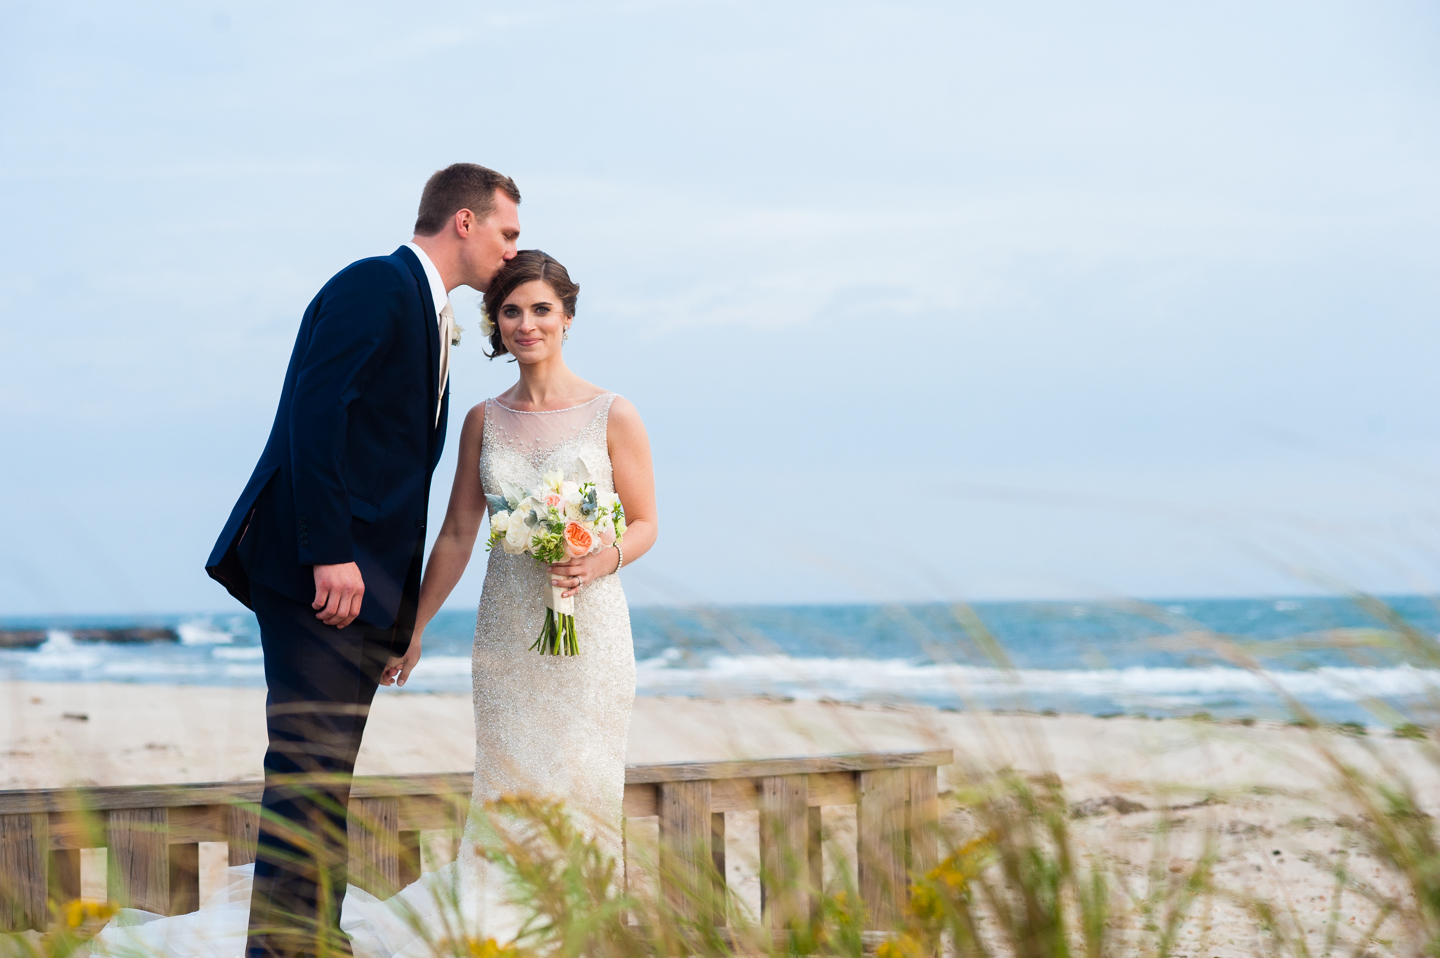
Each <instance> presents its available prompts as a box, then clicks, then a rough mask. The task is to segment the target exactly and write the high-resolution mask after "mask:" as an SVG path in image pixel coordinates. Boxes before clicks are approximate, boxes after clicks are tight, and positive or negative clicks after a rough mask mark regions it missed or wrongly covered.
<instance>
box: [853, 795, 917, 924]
mask: <svg viewBox="0 0 1440 958" xmlns="http://www.w3.org/2000/svg"><path fill="white" fill-rule="evenodd" d="M909 785H910V776H909V769H908V768H887V769H874V770H870V771H864V772H861V773H860V801H859V802H858V807H857V809H856V857H857V858H858V859H859V862H858V865H859V878H860V900H861V901H863V902H864V903H865V908H866V910H867V911H868V913H869V917H870V927H871V928H872V929H882V930H883V929H889V928H892V927H894V925H895V923H896V922H898V921H899V919H900V908H901V903H902V902H903V901H904V895H905V887H906V881H905V879H906V875H905V803H906V799H907V798H908V797H909Z"/></svg>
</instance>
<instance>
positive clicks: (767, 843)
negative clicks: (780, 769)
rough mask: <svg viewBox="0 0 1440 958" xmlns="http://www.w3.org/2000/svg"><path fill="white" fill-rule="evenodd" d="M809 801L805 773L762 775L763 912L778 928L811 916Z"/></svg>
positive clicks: (801, 922) (768, 922)
mask: <svg viewBox="0 0 1440 958" xmlns="http://www.w3.org/2000/svg"><path fill="white" fill-rule="evenodd" d="M809 837H810V828H809V801H808V794H807V791H806V778H805V776H804V775H774V776H769V777H766V778H762V779H760V914H761V919H760V920H761V923H762V924H764V925H767V926H769V927H770V928H773V929H785V928H796V927H800V926H803V925H804V924H805V921H806V919H808V918H809V916H810V897H809V896H810V891H811V881H810V874H809V872H810V848H809Z"/></svg>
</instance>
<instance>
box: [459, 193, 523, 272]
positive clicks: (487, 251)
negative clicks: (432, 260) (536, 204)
mask: <svg viewBox="0 0 1440 958" xmlns="http://www.w3.org/2000/svg"><path fill="white" fill-rule="evenodd" d="M519 240H520V208H519V207H517V206H516V205H515V201H514V200H512V199H511V198H510V197H508V196H506V195H505V194H504V193H502V192H500V191H499V190H496V191H495V208H494V209H493V210H491V212H490V215H489V216H487V217H485V219H483V220H481V221H479V222H478V223H476V224H475V225H474V226H473V227H472V228H471V230H470V235H469V236H468V237H467V238H466V242H465V245H464V247H463V248H464V260H465V267H466V273H467V274H468V275H467V276H466V283H465V285H466V286H470V287H473V288H475V289H478V290H480V292H482V293H483V292H485V290H487V289H489V288H490V281H491V280H492V279H494V278H495V274H496V273H498V272H500V267H502V266H504V265H505V264H506V263H507V262H509V261H510V260H512V259H514V258H515V244H516V243H517V242H519Z"/></svg>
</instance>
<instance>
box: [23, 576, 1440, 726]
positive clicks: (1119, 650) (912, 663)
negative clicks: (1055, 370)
mask: <svg viewBox="0 0 1440 958" xmlns="http://www.w3.org/2000/svg"><path fill="white" fill-rule="evenodd" d="M1384 601H1385V602H1386V603H1387V604H1388V605H1389V607H1390V608H1391V609H1393V610H1394V611H1395V612H1397V613H1399V614H1400V615H1401V616H1403V617H1404V619H1405V620H1406V621H1408V622H1409V623H1410V624H1411V625H1412V626H1414V628H1415V629H1416V630H1418V632H1419V633H1420V634H1423V635H1424V636H1426V637H1428V638H1429V640H1430V641H1432V642H1433V641H1435V638H1436V636H1437V633H1440V606H1437V603H1436V601H1435V600H1433V599H1430V598H1426V597H1421V596H1395V597H1388V598H1386V599H1385V600H1384ZM971 615H973V619H971V618H969V617H970V616H971ZM474 618H475V617H474V613H473V612H468V611H446V612H442V613H441V614H440V615H439V616H438V617H437V618H436V620H435V621H434V622H433V623H432V624H431V626H430V628H429V630H428V631H427V632H426V635H425V654H424V657H423V658H422V660H421V663H420V666H419V667H418V668H417V669H416V670H415V673H414V675H413V676H412V678H411V681H410V683H409V684H408V685H407V686H406V688H405V689H404V690H403V693H402V694H414V693H426V692H468V691H469V690H470V658H469V650H470V643H471V638H472V635H473V631H474ZM631 620H632V624H633V631H634V637H635V657H636V660H637V665H638V691H639V694H641V695H681V696H706V697H721V696H738V695H764V696H772V697H778V698H797V699H833V700H840V701H853V702H872V703H874V702H879V703H907V702H908V703H924V704H929V705H934V706H938V707H941V708H957V709H959V708H970V707H984V708H994V709H1011V710H1029V711H1045V710H1054V711H1057V712H1082V713H1089V714H1099V715H1111V714H1120V713H1124V714H1131V715H1148V716H1151V717H1162V716H1176V715H1191V714H1195V713H1209V714H1210V715H1212V716H1214V717H1216V718H1222V717H1230V718H1239V717H1254V718H1257V719H1265V720H1271V719H1278V720H1285V719H1289V718H1293V717H1294V716H1293V713H1292V711H1291V709H1290V708H1289V706H1287V705H1286V704H1285V702H1284V701H1283V696H1292V697H1293V698H1294V699H1295V700H1297V701H1298V702H1300V703H1302V704H1303V706H1304V707H1305V708H1307V709H1309V710H1311V711H1312V712H1313V714H1314V715H1315V716H1317V717H1318V718H1320V719H1322V720H1325V721H1334V722H1364V723H1367V724H1387V723H1392V722H1395V721H1398V720H1399V719H1398V718H1397V716H1396V715H1395V714H1390V713H1387V711H1386V710H1387V709H1395V710H1397V711H1398V712H1399V713H1401V714H1403V715H1406V716H1410V715H1415V714H1418V713H1417V710H1420V711H1424V709H1425V706H1426V704H1427V703H1429V702H1431V701H1434V700H1437V699H1440V695H1437V693H1440V669H1436V668H1431V667H1427V666H1433V665H1435V664H1436V661H1431V662H1428V663H1426V662H1419V661H1416V660H1415V659H1413V658H1412V657H1408V656H1407V655H1405V654H1404V653H1403V652H1402V651H1401V650H1399V649H1397V648H1395V646H1394V644H1393V643H1391V642H1389V641H1387V638H1386V635H1385V634H1384V632H1383V628H1382V626H1383V624H1382V623H1381V622H1380V621H1379V620H1377V619H1376V618H1374V617H1372V616H1371V615H1368V614H1366V613H1365V612H1364V611H1362V610H1361V609H1360V608H1358V607H1357V606H1356V605H1355V604H1354V603H1352V602H1351V601H1349V600H1346V599H1343V598H1271V599H1179V600H1171V601H1159V602H1149V603H1145V604H1139V603H1129V604H1109V603H1083V602H984V603H977V604H974V605H971V606H966V607H960V606H951V605H945V604H926V605H808V606H803V605H802V606H719V607H697V608H666V607H642V608H636V609H633V610H632V611H631ZM976 623H978V624H979V625H980V626H981V627H982V628H977V627H976ZM132 626H151V627H154V626H160V627H169V628H172V629H174V630H175V631H176V632H178V634H179V636H180V641H178V642H148V643H134V644H115V643H106V642H85V641H77V639H76V637H75V634H74V633H75V631H76V630H79V629H83V628H100V627H109V628H115V627H132ZM579 626H580V630H581V632H580V641H581V645H582V648H583V645H584V622H583V621H582V622H580V623H579ZM536 627H537V630H538V627H539V623H538V622H537V623H536ZM0 629H42V630H45V631H46V638H45V640H44V643H43V644H42V645H40V646H38V647H36V648H33V649H0V675H3V676H5V677H8V678H12V679H29V680H39V681H65V682H90V681H106V682H148V683H179V684H187V685H244V686H263V685H264V672H263V667H262V662H261V650H260V645H259V634H258V629H257V625H256V622H255V619H254V617H253V616H251V615H250V614H248V613H233V614H204V615H185V614H173V615H156V616H148V617H134V616H111V617H105V616H98V617H97V616H92V617H85V618H64V617H29V618H9V619H0ZM987 633H988V635H990V636H993V639H994V645H993V646H991V645H989V644H988V643H987V642H986V641H985V640H984V639H983V638H982V636H983V635H984V634H987ZM1216 636H1220V637H1223V638H1224V639H1225V640H1227V641H1228V642H1229V643H1230V644H1231V645H1230V649H1231V651H1229V652H1221V651H1217V650H1216V649H1215V648H1213V642H1211V643H1209V645H1208V646H1207V641H1208V640H1210V639H1213V638H1215V637H1216ZM530 641H531V637H530V636H517V637H516V639H515V654H516V655H534V654H536V653H533V652H529V651H527V646H528V645H529V643H530ZM1236 652H1238V653H1240V654H1243V655H1247V656H1251V657H1253V661H1254V663H1255V664H1257V665H1259V666H1260V667H1261V669H1262V671H1258V672H1257V671H1253V670H1248V669H1246V668H1241V667H1239V666H1238V665H1237V664H1236V661H1235V658H1234V656H1235V654H1236ZM1002 657H1003V658H1002ZM1437 661H1440V660H1437Z"/></svg>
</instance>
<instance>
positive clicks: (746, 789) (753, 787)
mask: <svg viewBox="0 0 1440 958" xmlns="http://www.w3.org/2000/svg"><path fill="white" fill-rule="evenodd" d="M759 807H760V783H759V782H758V781H756V780H755V779H750V778H720V779H715V780H714V781H713V782H711V783H710V810H711V811H714V812H748V811H751V810H753V809H756V808H759Z"/></svg>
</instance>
